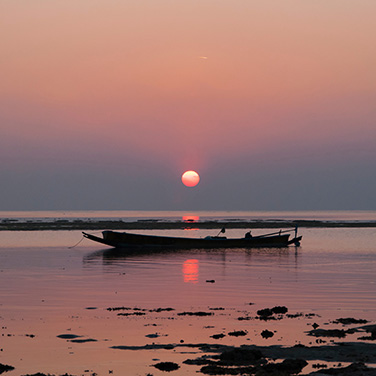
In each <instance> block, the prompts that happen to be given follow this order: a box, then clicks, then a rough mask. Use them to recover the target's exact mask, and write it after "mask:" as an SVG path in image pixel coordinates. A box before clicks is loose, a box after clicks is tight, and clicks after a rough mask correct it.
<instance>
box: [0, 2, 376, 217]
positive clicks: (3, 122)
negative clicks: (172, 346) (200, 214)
mask: <svg viewBox="0 0 376 376" xmlns="http://www.w3.org/2000/svg"><path fill="white" fill-rule="evenodd" d="M375 14H376V2H375V1H373V0H364V1H361V2H358V1H354V0H345V1H344V0H332V1H330V2H327V1H324V0H314V1H313V0H308V1H304V2H302V1H298V0H286V1H283V2H275V1H271V0H265V1H248V2H229V1H224V0H217V1H213V0H201V1H187V0H183V1H180V2H179V3H176V2H172V1H170V0H159V1H145V0H138V1H134V0H130V1H127V2H120V1H117V0H107V1H104V0H90V1H89V0H78V1H72V0H67V1H54V2H35V1H32V2H23V1H17V2H16V1H12V0H5V1H2V2H1V4H0V23H1V25H2V27H3V30H6V32H5V33H3V35H2V37H1V38H0V47H1V50H2V56H3V59H1V60H0V68H1V72H2V73H3V74H2V80H1V85H0V129H1V138H0V160H1V164H0V210H3V211H5V210H60V209H61V210H89V209H93V210H100V209H101V210H115V209H118V210H277V211H278V210H333V209H341V210H349V209H356V210H376V200H375V197H374V195H375V191H376V173H375V165H376V124H375V123H376V106H375V103H376V64H375V62H376V48H375V45H376V23H375V22H374V15H375ZM186 170H195V171H197V172H198V173H199V175H200V179H201V180H200V183H199V184H198V185H197V186H196V187H194V188H187V187H185V186H184V185H183V184H182V183H181V180H180V178H181V174H182V173H183V172H184V171H186Z"/></svg>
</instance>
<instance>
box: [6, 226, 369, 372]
mask: <svg viewBox="0 0 376 376" xmlns="http://www.w3.org/2000/svg"><path fill="white" fill-rule="evenodd" d="M142 231H144V232H145V233H146V232H149V233H150V230H142ZM255 231H257V230H255ZM259 231H263V230H262V229H260V230H259ZM151 232H152V233H153V234H154V233H155V234H169V235H174V236H186V235H187V233H188V234H189V236H204V235H206V234H207V233H208V230H200V229H198V230H152V231H151ZM209 232H213V230H209ZM214 232H215V231H214ZM243 232H244V231H243V230H242V229H229V230H228V233H227V235H228V236H234V237H235V236H241V234H243ZM1 235H2V246H1V247H0V265H1V266H0V292H1V305H0V321H1V323H0V324H1V325H0V327H1V346H0V348H1V351H0V363H1V364H3V365H5V366H10V367H14V369H9V370H7V371H6V374H7V375H10V376H13V375H34V374H37V373H41V374H45V375H47V374H50V375H64V374H68V375H109V374H114V375H140V376H146V375H155V376H158V375H165V374H171V375H173V374H176V375H197V374H225V373H226V372H230V374H250V375H262V374H266V375H272V374H278V375H286V374H301V375H303V374H305V375H307V374H312V373H314V372H320V374H343V375H347V374H349V375H356V374H367V375H368V374H369V375H372V374H375V369H374V368H373V367H376V359H375V354H376V342H375V340H376V332H375V328H376V327H375V325H376V284H375V279H374V271H375V270H376V269H375V266H376V252H375V247H374V239H375V238H374V236H375V235H374V230H373V229H372V228H357V229H355V228H304V229H301V235H303V241H302V245H301V247H289V248H283V249H253V250H244V249H235V250H233V249H232V250H189V251H187V250H184V251H166V252H163V251H162V252H158V253H147V252H144V253H136V252H133V253H131V254H127V253H126V252H118V251H116V250H113V249H111V248H102V247H101V246H100V245H99V246H98V245H96V244H94V243H91V242H90V241H88V240H87V239H85V240H84V241H82V242H81V243H80V244H79V245H77V246H76V247H74V248H69V247H70V246H73V245H74V244H76V243H77V241H78V240H80V239H81V233H80V231H48V230H47V231H34V232H33V231H31V232H28V231H3V232H1ZM295 359H298V360H299V361H295ZM305 362H306V363H305ZM331 369H333V370H331ZM231 372H232V373H231ZM236 372H237V373H236ZM325 372H327V373H325ZM333 372H334V373H333ZM335 372H337V373H335Z"/></svg>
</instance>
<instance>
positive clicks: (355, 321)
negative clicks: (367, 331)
mask: <svg viewBox="0 0 376 376" xmlns="http://www.w3.org/2000/svg"><path fill="white" fill-rule="evenodd" d="M367 322H368V321H367V320H363V319H354V318H352V317H347V318H340V319H337V320H334V321H333V323H334V324H343V325H350V324H367Z"/></svg>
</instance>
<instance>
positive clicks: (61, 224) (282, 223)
mask: <svg viewBox="0 0 376 376" xmlns="http://www.w3.org/2000/svg"><path fill="white" fill-rule="evenodd" d="M223 227H225V228H226V229H259V228H294V227H299V228H373V227H376V221H321V220H263V221H260V220H256V221H252V220H251V221H243V220H239V221H238V220H233V221H202V222H200V221H162V220H153V219H145V220H137V221H132V222H125V221H122V220H77V219H76V220H71V221H70V220H61V219H57V220H54V221H31V220H27V221H18V220H9V219H3V220H2V221H1V222H0V231H44V230H53V231H59V230H68V231H71V230H83V231H87V230H89V231H90V230H104V229H106V230H184V229H221V228H223Z"/></svg>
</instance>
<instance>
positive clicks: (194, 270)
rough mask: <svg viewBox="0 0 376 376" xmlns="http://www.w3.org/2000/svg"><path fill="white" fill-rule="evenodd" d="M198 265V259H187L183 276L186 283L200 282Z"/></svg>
mask: <svg viewBox="0 0 376 376" xmlns="http://www.w3.org/2000/svg"><path fill="white" fill-rule="evenodd" d="M198 265H199V262H198V260H196V259H189V260H185V261H184V263H183V277H184V282H186V283H197V282H198Z"/></svg>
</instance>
